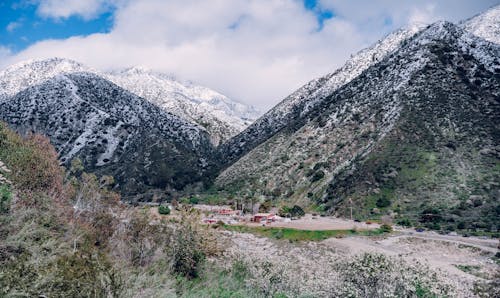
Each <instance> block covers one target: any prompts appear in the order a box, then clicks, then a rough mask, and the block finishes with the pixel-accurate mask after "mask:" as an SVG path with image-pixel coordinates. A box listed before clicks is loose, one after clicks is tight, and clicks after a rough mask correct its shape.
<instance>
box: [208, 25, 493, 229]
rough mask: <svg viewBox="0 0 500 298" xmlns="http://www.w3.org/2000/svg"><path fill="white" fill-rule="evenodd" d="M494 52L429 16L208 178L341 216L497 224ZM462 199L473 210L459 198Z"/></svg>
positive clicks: (230, 187)
mask: <svg viewBox="0 0 500 298" xmlns="http://www.w3.org/2000/svg"><path fill="white" fill-rule="evenodd" d="M499 59H500V46H499V45H497V44H494V43H490V42H487V41H485V40H483V39H481V38H478V37H476V36H474V35H472V34H471V33H468V32H466V31H464V30H462V29H461V28H459V27H457V26H456V25H454V24H451V23H447V22H438V23H435V24H433V25H432V26H430V27H428V28H426V29H424V30H422V31H420V32H418V33H416V34H415V35H414V36H413V37H410V38H409V39H407V40H406V42H404V43H401V45H400V46H399V47H398V48H397V49H396V50H395V51H394V52H392V53H390V54H389V55H387V56H386V57H385V58H383V59H381V60H380V61H379V62H377V63H375V64H373V65H372V66H369V67H368V68H367V69H366V70H365V71H364V72H362V73H361V75H359V76H358V77H356V78H354V79H353V80H352V81H350V82H349V83H347V84H345V85H344V86H343V87H341V88H339V89H337V90H336V91H335V92H333V93H332V94H331V95H329V96H327V97H326V98H325V99H324V100H322V101H321V102H320V103H318V104H317V105H316V106H314V107H313V108H312V109H309V110H308V111H307V112H305V113H303V114H301V117H297V118H296V119H294V120H292V121H290V122H289V123H288V124H287V125H286V126H285V127H284V128H282V129H281V130H280V131H279V132H277V133H274V134H272V135H271V137H270V138H268V139H267V140H266V141H265V142H263V143H261V144H260V145H259V146H257V147H255V148H253V149H252V150H251V151H250V152H248V153H247V154H245V155H244V156H243V157H242V158H240V159H239V160H238V161H237V162H235V163H234V164H232V165H231V166H230V167H228V168H227V169H226V170H224V171H223V172H222V173H221V174H220V175H219V176H218V177H217V179H216V185H217V186H218V187H219V188H221V189H225V190H229V191H234V192H236V193H241V194H248V193H250V194H253V195H254V196H260V195H263V196H265V197H268V198H272V199H273V200H276V199H283V200H287V201H291V202H293V203H300V204H303V205H313V206H316V207H318V208H319V209H321V210H329V212H331V213H337V214H339V215H343V216H348V214H349V213H348V210H349V207H351V206H352V207H354V214H355V216H356V217H358V218H370V217H380V216H382V215H390V216H394V215H393V214H394V213H398V214H403V215H404V216H408V217H410V218H411V219H412V220H418V214H420V212H422V211H423V210H425V208H435V209H436V210H443V211H442V212H444V213H443V216H441V217H440V219H439V220H445V217H446V220H449V221H446V222H445V223H442V224H449V223H450V222H455V221H456V220H457V218H459V219H460V218H461V219H464V218H468V219H467V220H469V219H470V222H471V224H472V223H479V222H480V223H481V224H482V225H484V226H488V228H489V227H490V225H491V224H493V225H497V226H498V224H500V223H499V222H498V215H496V214H494V213H495V212H494V211H493V210H495V208H496V207H497V206H498V204H499V202H498V195H499V191H500V190H499V187H498V183H497V182H496V181H498V179H500V173H499V172H498V167H497V165H498V162H499V160H500V137H499V136H500V128H499V127H498V123H500V102H499V98H500V77H499V76H498V74H499V73H500V65H499ZM312 85H314V84H312ZM312 85H309V86H310V87H311V86H312ZM322 85H323V84H321V83H319V84H318V86H319V88H321V86H322ZM314 92H315V90H310V91H309V94H314ZM473 196H477V197H480V198H481V202H478V203H477V204H480V206H481V207H477V208H476V209H474V208H469V207H468V205H467V204H468V203H466V202H465V201H466V200H468V199H469V198H470V197H473ZM347 198H351V199H352V202H353V203H352V204H353V205H350V204H349V203H348V202H349V201H348V200H347ZM475 198H476V197H475ZM381 200H382V202H383V204H382V203H381V204H380V206H382V207H378V206H379V205H378V203H377V204H376V202H380V201H381ZM386 202H388V203H386ZM463 204H465V205H463ZM464 206H465V207H464ZM460 208H462V209H460ZM459 209H460V210H459ZM433 210H434V209H433ZM453 210H454V211H453ZM457 210H459V211H460V212H461V213H460V214H461V215H462V217H458V216H457V215H456V214H458V213H451V211H453V212H458V211H457ZM445 211H446V212H445ZM437 212H440V211H437ZM492 212H493V213H492ZM391 214H392V215H391ZM445 215H446V216H445ZM469 217H470V218H469Z"/></svg>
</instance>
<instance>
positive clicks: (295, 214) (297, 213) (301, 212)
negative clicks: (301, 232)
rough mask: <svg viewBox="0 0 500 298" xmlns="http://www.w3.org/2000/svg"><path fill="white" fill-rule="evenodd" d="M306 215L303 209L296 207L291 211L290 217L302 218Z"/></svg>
mask: <svg viewBox="0 0 500 298" xmlns="http://www.w3.org/2000/svg"><path fill="white" fill-rule="evenodd" d="M305 214H306V213H305V212H304V209H302V208H301V207H300V206H298V205H294V206H293V207H292V208H291V209H290V215H291V216H292V217H302V216H304V215H305Z"/></svg>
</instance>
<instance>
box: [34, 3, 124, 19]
mask: <svg viewBox="0 0 500 298" xmlns="http://www.w3.org/2000/svg"><path fill="white" fill-rule="evenodd" d="M38 3H39V4H38V9H37V13H38V14H39V15H41V16H42V17H47V18H54V19H61V18H63V19H64V18H68V17H70V16H73V15H77V16H80V17H82V18H83V19H85V20H89V19H93V18H95V17H97V16H98V15H99V14H100V13H102V12H103V11H105V10H107V9H109V8H110V7H112V6H113V5H114V4H115V1H112V0H38Z"/></svg>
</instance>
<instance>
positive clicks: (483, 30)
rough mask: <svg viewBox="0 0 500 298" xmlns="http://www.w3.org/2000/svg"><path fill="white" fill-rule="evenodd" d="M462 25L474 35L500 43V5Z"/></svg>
mask: <svg viewBox="0 0 500 298" xmlns="http://www.w3.org/2000/svg"><path fill="white" fill-rule="evenodd" d="M460 25H461V26H462V28H464V29H465V30H467V31H469V32H471V33H473V34H474V35H477V36H479V37H482V38H484V39H486V40H488V41H491V42H494V43H498V44H500V5H497V6H495V7H492V8H490V9H489V10H487V11H485V12H483V13H481V14H479V15H477V16H474V17H472V18H470V19H468V20H466V21H464V22H462V23H461V24H460Z"/></svg>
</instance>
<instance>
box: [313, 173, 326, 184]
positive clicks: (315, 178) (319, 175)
mask: <svg viewBox="0 0 500 298" xmlns="http://www.w3.org/2000/svg"><path fill="white" fill-rule="evenodd" d="M323 177H325V172H323V171H322V170H319V171H317V172H315V173H314V175H313V176H312V177H311V182H316V181H319V180H321V179H323Z"/></svg>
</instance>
